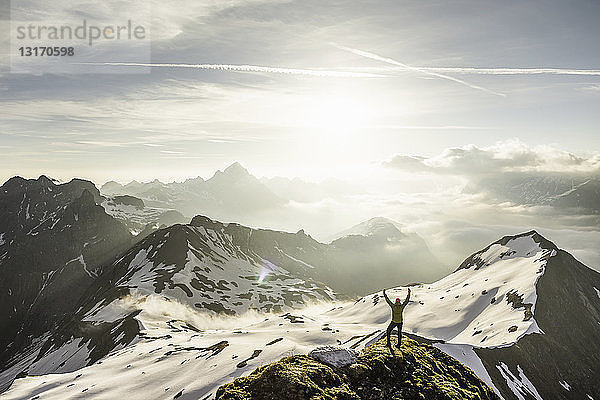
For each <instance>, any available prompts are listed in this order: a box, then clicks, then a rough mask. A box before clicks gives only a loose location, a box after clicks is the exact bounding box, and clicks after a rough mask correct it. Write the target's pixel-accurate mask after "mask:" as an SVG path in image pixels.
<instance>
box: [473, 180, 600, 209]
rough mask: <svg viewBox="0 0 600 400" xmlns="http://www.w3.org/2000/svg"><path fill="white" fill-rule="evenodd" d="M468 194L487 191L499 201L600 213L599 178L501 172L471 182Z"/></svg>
mask: <svg viewBox="0 0 600 400" xmlns="http://www.w3.org/2000/svg"><path fill="white" fill-rule="evenodd" d="M465 192H467V193H477V192H486V193H489V194H491V195H492V196H493V197H495V198H497V199H498V200H503V201H506V200H508V201H512V202H515V203H517V204H523V205H549V206H554V207H557V208H559V209H563V210H564V209H571V210H575V211H579V212H581V211H583V212H588V213H595V214H597V213H600V178H599V177H598V176H587V175H580V174H551V173H517V172H512V173H504V174H502V176H501V177H498V176H493V177H488V178H484V179H481V180H479V181H477V182H473V183H471V184H470V185H469V186H468V187H466V188H465Z"/></svg>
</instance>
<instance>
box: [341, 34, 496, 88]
mask: <svg viewBox="0 0 600 400" xmlns="http://www.w3.org/2000/svg"><path fill="white" fill-rule="evenodd" d="M332 45H333V46H335V47H336V48H338V49H340V50H344V51H348V52H350V53H352V54H356V55H358V56H361V57H365V58H370V59H372V60H376V61H381V62H384V63H387V64H392V65H396V66H398V67H402V68H403V69H404V70H407V71H415V72H420V73H422V74H426V75H430V76H435V77H438V78H442V79H447V80H449V81H452V82H456V83H460V84H462V85H465V86H467V87H470V88H472V89H476V90H481V91H484V92H486V93H490V94H493V95H496V96H506V94H504V93H500V92H496V91H494V90H490V89H487V88H484V87H482V86H478V85H474V84H472V83H469V82H465V81H463V80H462V79H458V78H454V77H452V76H449V75H444V74H441V73H439V72H435V71H432V70H431V69H424V68H421V67H413V66H410V65H408V64H404V63H401V62H400V61H396V60H394V59H392V58H389V57H382V56H380V55H377V54H375V53H371V52H368V51H363V50H359V49H353V48H351V47H346V46H341V45H338V44H335V43H332Z"/></svg>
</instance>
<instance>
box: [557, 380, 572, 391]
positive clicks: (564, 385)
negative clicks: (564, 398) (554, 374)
mask: <svg viewBox="0 0 600 400" xmlns="http://www.w3.org/2000/svg"><path fill="white" fill-rule="evenodd" d="M558 383H559V384H560V386H562V387H563V388H565V390H568V391H570V390H571V385H569V384H568V383H567V381H559V382H558Z"/></svg>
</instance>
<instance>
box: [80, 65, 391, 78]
mask: <svg viewBox="0 0 600 400" xmlns="http://www.w3.org/2000/svg"><path fill="white" fill-rule="evenodd" d="M77 64H84V65H105V66H127V67H152V68H157V67H163V68H196V69H205V70H217V71H233V72H264V73H272V74H284V75H307V76H317V77H332V78H385V77H389V76H388V75H381V74H373V73H368V72H345V71H329V70H318V69H302V68H283V67H269V66H261V65H237V64H162V63H127V62H99V63H98V62H90V63H77Z"/></svg>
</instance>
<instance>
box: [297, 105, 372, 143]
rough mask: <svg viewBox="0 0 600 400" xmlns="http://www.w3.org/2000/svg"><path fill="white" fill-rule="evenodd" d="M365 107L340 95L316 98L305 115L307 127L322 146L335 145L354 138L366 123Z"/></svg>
mask: <svg viewBox="0 0 600 400" xmlns="http://www.w3.org/2000/svg"><path fill="white" fill-rule="evenodd" d="M366 114H367V107H366V105H365V104H362V102H361V101H359V100H358V99H356V98H353V97H348V96H343V95H342V94H330V95H322V96H317V97H315V98H314V99H313V101H312V103H311V104H310V105H309V108H308V110H307V114H306V124H307V127H308V128H309V129H310V130H312V135H311V136H313V137H314V138H315V139H317V140H318V141H319V142H320V143H321V144H322V145H324V146H328V145H335V144H337V143H339V142H340V141H344V140H345V141H347V140H351V139H352V138H354V137H355V136H356V135H357V134H358V133H359V132H360V130H361V127H362V126H364V124H365V122H366Z"/></svg>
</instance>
